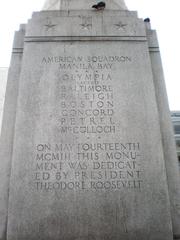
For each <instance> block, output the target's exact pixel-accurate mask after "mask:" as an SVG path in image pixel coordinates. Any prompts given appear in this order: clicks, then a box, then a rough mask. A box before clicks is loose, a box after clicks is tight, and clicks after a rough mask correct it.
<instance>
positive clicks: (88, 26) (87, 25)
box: [80, 23, 92, 30]
mask: <svg viewBox="0 0 180 240" xmlns="http://www.w3.org/2000/svg"><path fill="white" fill-rule="evenodd" d="M80 26H82V29H85V30H89V29H90V28H92V24H90V23H83V24H80Z"/></svg>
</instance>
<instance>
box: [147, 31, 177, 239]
mask: <svg viewBox="0 0 180 240" xmlns="http://www.w3.org/2000/svg"><path fill="white" fill-rule="evenodd" d="M147 35H148V42H149V48H150V57H151V64H152V70H153V77H154V86H155V93H156V99H157V104H158V111H159V119H160V128H161V135H162V143H163V150H164V159H165V165H166V172H167V180H168V189H169V197H170V202H171V215H172V222H173V233H174V239H180V184H179V183H180V178H179V169H178V159H177V154H176V146H175V141H174V133H173V128H172V121H171V118H170V111H169V106H168V98H167V93H166V86H165V82H164V75H163V70H162V63H161V57H160V52H159V45H158V40H157V36H156V32H155V31H152V30H150V29H147Z"/></svg>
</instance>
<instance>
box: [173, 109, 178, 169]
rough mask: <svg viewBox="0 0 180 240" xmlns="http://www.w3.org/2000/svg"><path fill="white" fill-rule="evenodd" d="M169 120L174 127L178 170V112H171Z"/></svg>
mask: <svg viewBox="0 0 180 240" xmlns="http://www.w3.org/2000/svg"><path fill="white" fill-rule="evenodd" d="M171 118H172V123H173V126H174V134H175V140H176V148H177V155H178V159H179V169H180V111H172V112H171Z"/></svg>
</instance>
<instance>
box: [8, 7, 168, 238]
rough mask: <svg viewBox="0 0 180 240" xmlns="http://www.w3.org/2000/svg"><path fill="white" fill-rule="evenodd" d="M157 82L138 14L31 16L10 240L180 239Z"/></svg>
mask: <svg viewBox="0 0 180 240" xmlns="http://www.w3.org/2000/svg"><path fill="white" fill-rule="evenodd" d="M66 14H68V16H69V17H68V16H66ZM57 16H58V17H57ZM64 25H65V27H64ZM153 80H154V76H153V73H152V66H151V58H150V54H149V46H148V42H147V35H146V29H145V26H144V23H143V21H142V20H139V19H137V18H135V15H134V13H133V14H130V13H129V14H128V12H126V13H124V12H123V11H122V12H121V11H112V12H111V11H107V12H106V11H104V12H101V13H99V14H98V13H95V12H92V11H83V13H82V14H81V15H79V11H77V12H76V11H69V12H66V13H65V12H63V11H62V12H60V11H50V12H41V13H38V14H35V15H34V16H33V19H32V20H31V21H30V22H29V24H28V26H27V32H26V37H25V45H24V54H23V63H22V70H21V76H20V85H19V96H18V108H17V117H16V125H15V137H14V148H13V160H12V171H11V173H12V175H11V183H10V198H9V209H8V229H7V236H8V240H37V239H39V240H41V239H43V240H48V239H52V240H56V239H58V240H102V239H104V240H110V239H113V240H119V239H123V240H140V239H141V240H147V239H149V240H172V239H173V233H172V222H171V215H170V202H169V195H168V186H167V177H166V169H165V163H164V150H163V145H162V139H161V131H162V129H161V128H160V123H159V114H158V106H157V99H156V95H155V90H154V82H153Z"/></svg>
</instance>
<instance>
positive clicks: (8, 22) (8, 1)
mask: <svg viewBox="0 0 180 240" xmlns="http://www.w3.org/2000/svg"><path fill="white" fill-rule="evenodd" d="M44 2H45V0H4V1H2V0H1V5H0V67H8V66H9V62H10V55H11V48H12V42H13V36H14V31H15V30H18V28H19V25H20V24H21V23H26V22H27V20H28V19H29V18H31V15H32V12H33V11H40V10H41V8H42V6H43V4H44ZM95 2H96V0H95ZM125 2H126V5H127V7H128V9H129V10H133V11H134V10H135V11H138V16H139V17H140V18H146V17H150V19H151V26H152V28H153V29H156V30H157V34H158V39H159V45H160V50H161V57H162V62H163V69H164V75H165V81H166V87H167V93H168V98H169V105H170V109H171V110H180V78H179V70H180V59H179V56H180V26H179V24H180V20H179V12H180V0H171V1H168V0H166V1H165V0H125Z"/></svg>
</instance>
